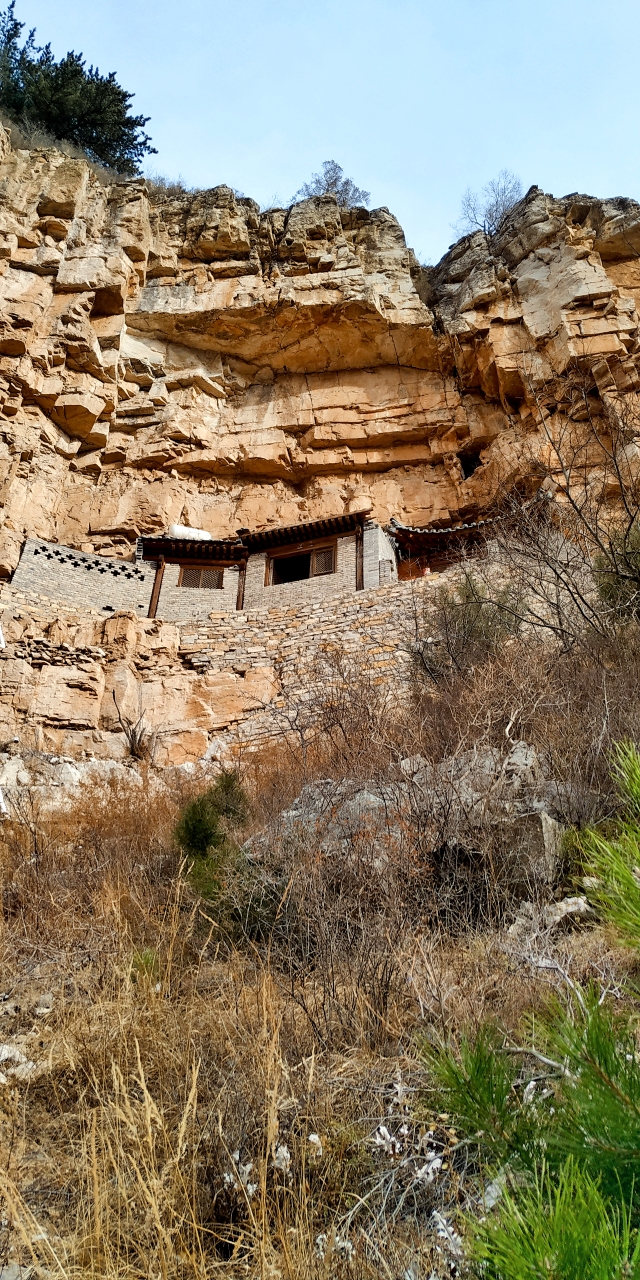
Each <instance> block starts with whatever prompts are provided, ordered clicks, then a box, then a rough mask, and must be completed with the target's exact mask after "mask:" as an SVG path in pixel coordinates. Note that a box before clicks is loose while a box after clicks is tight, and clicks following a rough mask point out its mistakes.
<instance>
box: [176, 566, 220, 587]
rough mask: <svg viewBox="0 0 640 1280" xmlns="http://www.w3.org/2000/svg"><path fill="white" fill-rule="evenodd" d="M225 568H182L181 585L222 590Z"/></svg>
mask: <svg viewBox="0 0 640 1280" xmlns="http://www.w3.org/2000/svg"><path fill="white" fill-rule="evenodd" d="M223 576H224V569H188V568H187V567H186V566H185V567H184V568H183V569H181V570H180V583H179V585H180V586H181V587H204V588H205V589H206V590H208V591H221V590H222V580H223Z"/></svg>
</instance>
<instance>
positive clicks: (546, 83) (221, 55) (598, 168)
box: [16, 0, 640, 262]
mask: <svg viewBox="0 0 640 1280" xmlns="http://www.w3.org/2000/svg"><path fill="white" fill-rule="evenodd" d="M16 17H17V18H18V19H19V20H20V21H23V22H25V23H26V27H27V28H31V27H35V28H36V39H37V43H38V44H45V43H46V42H47V41H50V43H51V46H52V50H53V53H54V55H55V56H56V57H57V58H59V57H61V56H64V54H65V53H67V52H68V51H69V50H71V49H74V50H75V51H76V52H78V53H79V52H81V53H83V54H84V55H85V57H86V59H87V62H88V63H92V64H93V65H96V66H98V67H99V69H100V71H101V72H102V73H103V74H105V73H106V72H109V71H115V72H116V76H117V79H118V81H119V83H120V84H121V85H123V86H124V87H125V88H126V89H127V90H129V91H130V92H132V93H135V98H134V100H133V106H132V110H133V111H134V113H135V114H138V113H143V114H144V115H148V116H150V117H151V120H150V122H149V124H148V125H147V131H148V132H149V133H150V134H151V136H152V138H153V143H154V145H155V146H156V148H157V150H158V154H157V156H151V157H150V158H149V160H148V163H147V166H146V171H147V172H157V173H160V174H162V175H163V176H165V177H167V178H174V179H175V178H177V177H178V176H179V177H181V178H182V179H183V181H184V182H185V183H186V184H187V185H188V186H197V187H213V186H217V185H219V184H220V183H226V184H227V185H229V186H231V187H234V188H237V189H238V190H240V191H242V192H243V193H244V194H245V195H248V196H252V197H253V198H254V199H255V200H258V201H259V203H260V204H261V205H263V206H267V205H269V204H272V203H282V204H285V205H286V204H287V203H289V201H290V199H291V197H292V195H293V193H294V192H295V191H296V190H297V189H298V188H299V187H300V186H301V185H302V183H303V182H305V181H307V180H308V179H309V178H310V177H311V174H312V173H313V172H316V171H317V170H319V169H320V167H321V165H322V162H323V161H324V160H330V159H335V160H337V161H338V163H339V164H341V165H342V167H343V169H344V171H345V174H346V175H347V176H349V177H351V178H352V179H353V180H354V182H356V183H357V184H358V186H360V187H364V188H365V189H366V190H368V191H370V192H371V207H372V208H376V207H378V206H380V205H386V206H387V207H388V208H389V209H390V210H391V212H392V213H394V214H395V215H396V217H397V218H398V219H399V221H400V222H401V224H402V226H403V228H404V231H405V235H406V238H407V243H408V244H409V245H410V246H411V247H412V248H413V249H415V251H416V253H417V254H418V257H419V258H420V259H421V261H424V262H437V261H438V260H439V258H440V257H441V256H442V254H443V253H444V252H445V251H446V249H447V246H448V245H449V244H451V243H452V242H453V241H454V240H455V239H456V238H457V237H456V233H455V231H454V230H453V224H455V223H456V222H457V221H458V219H459V214H460V201H461V197H462V194H463V192H464V191H465V189H466V188H467V187H471V189H472V190H479V189H481V188H482V187H483V186H484V184H485V183H486V182H487V181H488V180H489V179H491V178H493V177H495V176H496V175H497V174H498V172H499V171H500V170H501V169H504V168H506V169H509V170H511V171H513V172H514V173H516V174H517V175H518V176H519V177H520V179H521V181H522V184H523V188H524V189H525V190H526V189H527V188H528V187H529V186H531V185H532V184H534V183H536V184H537V185H538V186H540V187H543V188H544V189H545V190H546V191H549V192H552V193H553V194H554V195H557V196H560V195H565V194H567V193H568V192H572V191H581V192H587V193H589V194H591V195H598V196H615V195H627V196H633V197H635V198H636V199H639V198H640V148H639V146H638V142H639V139H638V132H639V123H640V122H639V107H638V90H637V76H638V71H637V56H638V54H637V51H638V47H639V43H640V40H639V38H640V3H639V2H638V0H608V2H607V3H606V4H603V2H602V0H580V3H579V4H577V3H576V2H575V0H180V3H179V4H176V3H175V0H100V2H97V0H64V3H63V2H62V0H16ZM24 34H26V32H25V33H24Z"/></svg>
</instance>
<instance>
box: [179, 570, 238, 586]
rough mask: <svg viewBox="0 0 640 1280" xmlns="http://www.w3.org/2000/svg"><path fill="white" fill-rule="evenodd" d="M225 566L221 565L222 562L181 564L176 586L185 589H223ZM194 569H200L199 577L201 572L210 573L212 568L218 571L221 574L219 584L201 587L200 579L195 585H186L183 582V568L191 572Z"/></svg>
mask: <svg viewBox="0 0 640 1280" xmlns="http://www.w3.org/2000/svg"><path fill="white" fill-rule="evenodd" d="M227 567H228V566H227V565H223V564H181V565H180V573H179V574H178V586H179V587H181V588H183V589H184V590H186V591H224V571H225V568H227ZM194 569H195V570H199V571H200V576H201V578H202V574H203V573H210V572H211V571H212V570H213V571H214V572H216V573H219V574H220V575H221V577H220V586H218V587H203V585H202V581H200V582H199V583H198V585H197V586H195V587H192V586H189V587H186V586H185V583H184V582H183V578H184V574H185V570H187V571H188V572H190V573H192V572H193V571H194Z"/></svg>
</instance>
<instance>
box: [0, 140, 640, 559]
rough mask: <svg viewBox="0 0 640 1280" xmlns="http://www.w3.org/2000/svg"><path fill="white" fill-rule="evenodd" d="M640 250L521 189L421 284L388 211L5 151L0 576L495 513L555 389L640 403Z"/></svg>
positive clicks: (628, 223)
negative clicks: (40, 560)
mask: <svg viewBox="0 0 640 1280" xmlns="http://www.w3.org/2000/svg"><path fill="white" fill-rule="evenodd" d="M639 250H640V207H639V206H638V205H637V204H636V203H635V202H633V201H630V200H609V201H607V200H596V199H593V198H591V197H586V196H578V195H575V196H568V197H566V198H564V199H560V200H557V199H554V198H553V197H551V196H548V195H545V194H544V193H543V192H542V191H540V190H538V189H537V188H532V190H531V191H530V192H529V193H528V194H527V196H526V197H525V199H524V200H523V201H522V202H521V203H520V204H519V205H518V206H517V207H516V208H515V209H514V210H513V212H512V215H511V216H510V218H509V219H508V221H507V223H506V224H505V226H504V228H503V229H502V231H501V234H500V235H499V236H498V237H497V238H493V239H492V240H490V239H488V238H487V237H486V236H485V235H484V234H483V233H482V232H477V233H476V234H475V235H471V236H467V237H465V238H464V239H462V240H461V241H460V242H459V243H458V244H457V245H455V246H453V248H452V249H451V250H450V251H449V252H448V253H447V254H446V255H445V257H444V258H443V260H442V262H441V263H440V264H439V265H438V266H437V267H436V268H422V267H420V265H419V264H418V262H417V260H416V258H415V256H414V255H413V253H412V252H411V250H410V249H408V248H407V247H406V244H405V239H404V235H403V233H402V230H401V228H400V226H399V224H398V222H397V221H396V219H395V218H394V217H393V216H392V214H391V213H389V211H388V210H387V209H376V210H373V211H368V210H366V209H341V208H338V206H337V204H336V201H335V199H333V198H332V197H329V196H327V197H321V198H314V199H312V200H306V201H303V202H301V203H299V204H296V205H293V206H292V207H291V208H289V209H270V210H266V211H261V210H260V209H259V207H258V205H257V204H256V203H255V201H253V200H250V199H246V198H244V197H237V196H236V195H235V194H234V193H233V191H232V190H231V189H230V188H228V187H224V186H220V187H216V188H214V189H213V190H211V191H205V192H198V193H186V192H184V193H179V194H171V192H168V191H163V190H160V189H153V188H148V187H147V185H146V184H145V182H144V181H143V180H142V179H134V180H130V181H127V182H122V183H114V184H113V185H112V186H104V185H103V183H102V182H101V180H100V179H99V178H98V177H97V176H96V175H95V174H94V173H93V172H92V170H91V168H90V167H89V165H87V164H86V163H85V162H84V161H82V160H77V159H70V158H68V157H67V156H65V155H63V154H61V153H60V152H57V151H53V150H49V151H32V152H27V151H16V150H12V148H11V146H10V140H9V137H8V135H7V134H6V133H5V132H3V133H2V135H1V137H0V572H1V573H3V574H4V575H5V576H7V575H9V574H10V573H11V572H12V571H13V569H14V568H15V566H16V564H17V561H18V558H19V555H20V550H21V547H22V544H23V542H24V539H25V537H36V538H41V539H45V540H49V541H57V542H59V543H61V544H64V545H68V546H71V547H74V548H76V549H78V550H80V551H84V552H86V553H88V554H91V553H94V552H98V553H100V552H103V553H108V554H110V555H116V556H118V555H119V556H122V557H128V556H130V555H131V554H132V547H133V542H134V540H135V538H136V536H137V535H138V534H139V533H147V534H151V533H157V532H161V531H162V530H164V529H165V528H166V527H167V525H168V524H169V523H171V522H173V521H178V522H181V523H185V524H188V525H191V526H198V527H202V528H205V529H207V530H209V531H210V532H211V533H212V534H214V535H215V536H216V537H226V536H229V535H230V534H232V533H234V531H235V530H236V528H239V527H243V528H251V529H257V528H258V529H259V528H263V527H266V526H270V525H278V524H280V525H291V524H296V523H302V522H304V521H308V520H312V519H316V518H320V517H323V516H327V515H340V514H343V513H344V512H345V511H353V510H358V509H368V506H367V504H369V503H370V504H371V512H372V515H373V517H374V518H375V519H377V520H378V521H379V522H380V523H382V524H385V523H386V521H387V520H388V519H389V517H390V516H392V515H394V516H396V517H398V518H399V519H400V520H403V521H405V522H406V523H408V524H411V525H424V524H428V523H430V522H433V521H435V520H439V521H445V522H446V521H447V520H449V519H453V518H455V519H458V518H466V517H470V516H473V515H478V514H480V513H482V512H483V511H486V510H487V509H489V508H490V507H491V505H492V504H493V503H494V501H495V497H496V494H497V492H498V491H499V489H500V486H501V485H503V484H504V483H505V482H507V483H509V482H513V481H514V479H515V478H517V477H518V475H519V474H520V472H521V470H522V439H523V437H524V436H529V437H535V435H536V432H537V430H538V418H537V414H538V410H537V406H536V396H535V392H536V388H537V387H539V385H540V384H541V383H542V382H544V381H545V380H547V379H548V378H549V377H551V376H552V375H554V376H557V375H560V376H562V375H563V372H564V371H565V370H566V369H567V367H568V365H569V364H570V362H571V361H572V360H574V358H578V359H587V360H588V361H589V363H590V366H591V367H592V368H593V371H594V378H595V384H594V385H595V386H596V390H597V389H598V388H600V389H601V390H602V391H604V390H606V389H607V388H611V387H616V388H617V389H619V390H621V391H623V392H624V391H626V390H634V389H635V388H636V386H637V385H638V377H637V348H638V313H637V311H636V299H637V297H638V295H639V294H640V267H639V265H638V264H639V263H640V258H639V256H638V253H639Z"/></svg>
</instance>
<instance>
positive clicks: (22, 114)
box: [0, 0, 155, 175]
mask: <svg viewBox="0 0 640 1280" xmlns="http://www.w3.org/2000/svg"><path fill="white" fill-rule="evenodd" d="M24 25H25V24H24V23H23V22H18V20H17V19H16V17H15V0H11V3H10V4H9V7H8V8H7V9H6V10H4V11H3V12H0V109H2V110H4V111H5V112H6V113H7V114H8V115H9V116H11V117H12V118H13V119H15V120H16V121H17V122H18V123H21V122H22V123H25V124H28V125H31V126H35V127H37V128H39V129H42V130H43V131H44V132H45V133H49V134H51V135H52V136H53V137H54V138H57V139H59V140H61V141H65V142H71V143H73V144H74V145H75V146H77V147H80V148H82V150H84V151H86V153H87V155H88V156H89V157H90V158H91V159H92V160H95V161H97V162H99V163H100V164H104V165H106V166H107V167H108V168H111V169H115V170H117V171H118V172H119V173H123V174H132V175H133V174H136V173H138V172H139V171H140V162H141V161H142V159H143V157H144V156H145V155H150V154H155V148H154V147H152V146H151V145H150V142H151V139H150V137H149V135H148V134H146V133H144V132H143V130H144V126H145V124H146V123H147V121H148V119H149V117H148V116H132V115H130V113H129V107H130V103H131V99H132V97H133V95H132V94H130V93H127V91H126V90H125V89H123V88H122V87H121V86H120V85H119V84H118V82H117V80H116V76H115V72H113V71H112V72H111V73H110V74H109V75H107V76H102V75H101V74H100V72H99V70H98V68H97V67H92V66H90V67H89V68H87V67H86V66H85V60H84V58H83V56H82V54H80V53H74V52H73V51H72V52H70V53H68V54H67V55H66V57H65V58H62V59H61V60H60V62H56V60H55V58H54V56H53V54H52V52H51V46H50V45H48V44H47V45H45V46H44V47H43V48H39V47H38V46H36V43H35V29H34V30H32V31H30V32H29V36H28V38H27V40H26V41H25V43H24V44H23V45H22V46H21V45H20V40H21V37H22V30H23V28H24Z"/></svg>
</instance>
